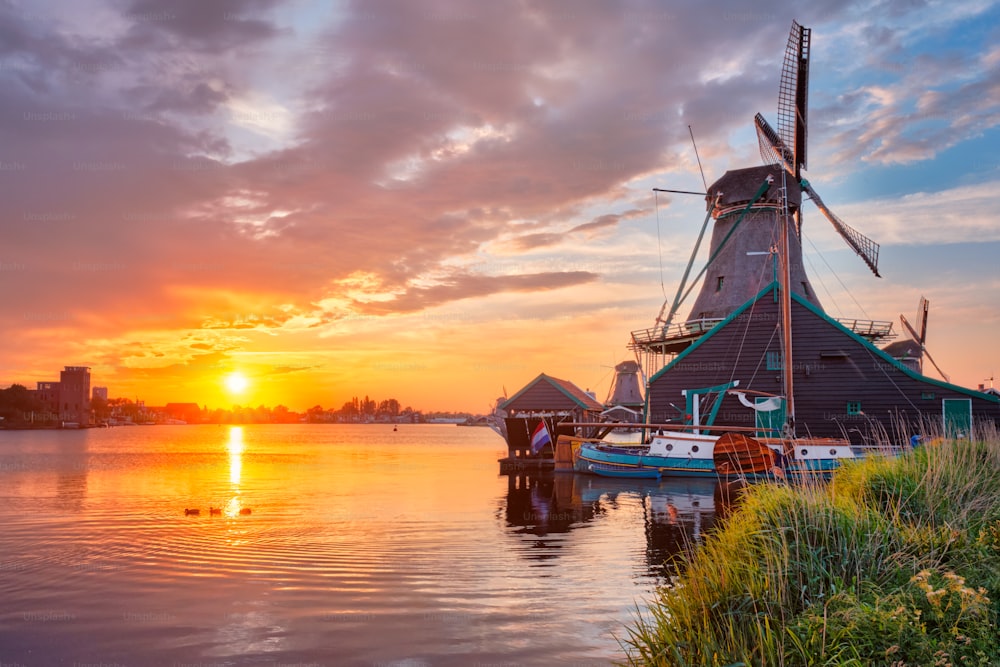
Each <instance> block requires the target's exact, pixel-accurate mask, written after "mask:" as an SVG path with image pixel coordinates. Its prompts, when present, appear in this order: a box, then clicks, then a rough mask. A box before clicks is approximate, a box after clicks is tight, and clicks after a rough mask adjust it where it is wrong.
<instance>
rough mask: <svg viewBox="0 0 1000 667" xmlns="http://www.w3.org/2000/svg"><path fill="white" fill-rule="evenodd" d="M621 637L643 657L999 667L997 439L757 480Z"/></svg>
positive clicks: (688, 662) (632, 653) (632, 660)
mask: <svg viewBox="0 0 1000 667" xmlns="http://www.w3.org/2000/svg"><path fill="white" fill-rule="evenodd" d="M622 644H623V648H624V649H625V651H626V656H627V657H626V660H627V662H628V664H634V665H677V666H694V665H710V666H713V667H725V666H736V665H744V666H749V665H762V666H772V665H773V666H785V665H789V666H791V665H796V666H797V665H803V666H806V665H808V666H813V665H815V666H820V665H858V666H861V665H886V666H891V667H907V666H917V665H921V666H922V665H941V666H946V665H949V666H950V665H954V666H959V665H1000V433H997V431H996V429H992V428H991V429H988V430H986V431H985V432H981V433H977V434H976V437H975V439H974V440H973V441H971V442H970V441H957V442H956V441H947V440H940V441H938V442H936V443H935V444H928V445H926V446H923V447H919V448H918V449H916V450H915V451H913V452H909V453H906V454H903V455H901V456H898V457H891V458H890V457H882V456H876V457H869V458H867V459H865V460H863V461H860V462H857V463H852V464H850V465H846V466H844V467H843V468H842V469H841V470H838V471H837V473H836V475H835V476H834V478H833V480H831V481H830V482H828V483H826V484H817V485H808V486H802V487H790V486H778V485H770V484H769V485H759V486H755V487H753V488H752V490H751V491H750V493H748V494H747V496H746V498H745V500H744V502H743V504H742V506H741V507H740V509H739V510H738V511H736V512H735V513H734V514H733V515H732V516H731V517H730V518H729V519H728V520H727V522H726V524H725V526H724V527H723V529H722V530H720V531H718V532H716V533H714V534H713V535H711V536H710V537H709V539H707V540H706V542H705V543H704V544H703V545H702V546H701V547H700V548H699V549H698V550H697V552H696V553H695V554H694V556H693V557H692V558H691V559H690V560H689V561H688V562H687V563H686V567H685V569H684V571H683V573H682V574H681V575H679V576H678V577H677V579H676V580H675V581H673V582H672V585H670V586H667V587H663V588H661V589H660V590H659V591H658V592H657V595H656V598H655V599H654V601H653V602H652V604H651V605H650V607H649V609H648V610H645V611H644V612H643V611H639V613H637V618H636V620H635V622H634V623H633V625H631V626H630V627H629V628H627V635H626V637H625V638H623V640H622Z"/></svg>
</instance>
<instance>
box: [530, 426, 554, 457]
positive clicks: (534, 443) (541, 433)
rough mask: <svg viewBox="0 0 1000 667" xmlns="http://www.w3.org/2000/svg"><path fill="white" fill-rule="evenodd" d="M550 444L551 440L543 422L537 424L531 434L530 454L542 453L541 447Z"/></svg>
mask: <svg viewBox="0 0 1000 667" xmlns="http://www.w3.org/2000/svg"><path fill="white" fill-rule="evenodd" d="M551 443H552V438H550V437H549V430H548V429H547V428H545V422H544V421H540V422H538V426H536V427H535V432H534V433H532V434H531V453H532V454H537V453H538V452H540V451H542V447H544V446H545V445H548V444H551Z"/></svg>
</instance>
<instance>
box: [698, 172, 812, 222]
mask: <svg viewBox="0 0 1000 667" xmlns="http://www.w3.org/2000/svg"><path fill="white" fill-rule="evenodd" d="M782 171H783V169H782V168H781V167H780V166H779V165H776V164H772V165H764V166H762V167H748V168H746V169H731V170H729V171H727V172H726V173H725V174H723V175H722V178H720V179H719V180H717V181H716V182H715V183H712V185H711V187H709V188H708V202H709V206H711V203H712V202H713V201H714V200H715V196H716V195H717V194H719V193H721V194H722V197H721V199H720V200H719V207H720V208H730V207H732V206H736V205H739V204H746V203H748V202H750V201H751V200H752V199H753V196H754V195H755V194H757V190H759V189H760V185H761V183H763V182H764V180H765V179H767V178H768V177H771V181H770V187H769V188H768V189H767V192H765V193H764V196H763V197H761V198H760V200H759V201H758V202H757V203H758V204H760V203H771V204H778V203H780V201H781V186H782V178H781V172H782ZM785 184H786V185H787V186H788V208H789V210H790V211H791V212H795V211H796V210H798V208H799V205H801V204H802V188H800V187H799V184H798V183H796V182H795V179H794V178H791V177H789V178H786V179H785Z"/></svg>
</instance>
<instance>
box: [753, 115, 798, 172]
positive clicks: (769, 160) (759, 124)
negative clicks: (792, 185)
mask: <svg viewBox="0 0 1000 667" xmlns="http://www.w3.org/2000/svg"><path fill="white" fill-rule="evenodd" d="M753 124H754V126H755V127H756V128H757V145H758V146H759V148H760V159H761V160H763V161H764V164H780V165H783V166H784V167H785V170H786V171H788V173H789V174H791V176H792V177H793V178H794V177H795V170H794V169H792V167H791V165H792V162H793V161H794V160H795V158H794V156H793V155H792V152H791V151H790V150H788V147H787V146H785V144H784V142H782V141H781V137H779V136H778V133H777V132H775V131H774V128H773V127H771V125H770V124H769V123H768V122H767V120H766V119H765V118H764V116H762V115H761V114H759V113H758V114H757V115H756V116H754V117H753Z"/></svg>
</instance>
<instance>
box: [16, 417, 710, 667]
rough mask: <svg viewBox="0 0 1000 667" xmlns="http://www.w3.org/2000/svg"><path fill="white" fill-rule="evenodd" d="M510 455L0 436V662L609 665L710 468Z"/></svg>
mask: <svg viewBox="0 0 1000 667" xmlns="http://www.w3.org/2000/svg"><path fill="white" fill-rule="evenodd" d="M503 449H504V445H503V442H502V440H501V439H500V438H499V437H498V436H497V435H495V434H494V433H492V432H491V431H490V430H489V429H485V428H472V427H457V426H451V425H409V424H402V425H400V426H399V427H398V430H396V431H394V430H393V427H392V426H391V425H307V424H302V425H245V426H217V425H200V426H135V427H119V428H112V429H89V430H77V431H0V664H4V665H7V664H11V663H16V664H19V665H23V666H24V667H33V666H35V665H38V666H45V667H48V666H50V665H67V666H79V667H82V666H83V665H90V664H100V665H119V666H121V665H129V666H134V665H167V666H175V667H182V666H185V665H190V666H192V667H193V666H194V665H199V666H206V665H211V666H213V667H214V666H222V665H267V666H269V667H281V666H288V667H291V666H292V665H311V666H315V665H329V666H334V665H336V666H339V665H359V666H360V665H367V666H368V667H388V666H390V665H391V666H400V667H420V666H424V665H428V666H437V665H446V666H447V665H468V666H476V665H478V666H480V667H486V666H487V665H504V666H505V667H514V666H516V665H570V666H577V667H584V666H588V665H607V664H610V663H612V662H613V661H615V660H621V659H622V658H623V650H622V648H621V647H620V645H619V643H618V638H620V637H623V636H625V626H626V624H628V623H629V622H630V620H631V619H633V618H634V617H635V614H636V613H637V611H636V610H637V606H638V607H643V606H644V603H645V601H647V600H648V599H650V597H651V595H652V592H653V590H654V588H655V587H656V586H657V585H660V584H663V583H666V582H667V581H668V577H669V573H670V571H671V570H670V568H669V566H665V565H664V563H665V562H666V561H668V560H669V559H671V558H672V557H673V556H674V555H675V554H677V553H679V552H681V551H683V550H684V549H688V548H690V546H691V545H692V544H694V543H696V542H697V541H698V540H700V539H702V536H703V535H704V532H705V531H707V530H708V529H709V528H710V527H711V526H712V524H713V522H714V521H715V520H716V507H717V506H719V505H720V502H719V499H718V498H717V494H716V488H715V483H714V482H712V481H704V480H691V481H663V482H652V481H639V480H607V479H602V478H597V477H590V476H584V475H576V474H572V473H560V474H553V473H548V474H544V475H538V474H535V475H501V474H499V467H498V464H497V458H498V456H499V455H500V454H501V452H502V451H503ZM212 507H214V508H217V509H218V513H217V514H216V513H212V512H210V508H212ZM186 509H198V510H200V513H199V514H198V515H187V514H186V513H185V510H186Z"/></svg>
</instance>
